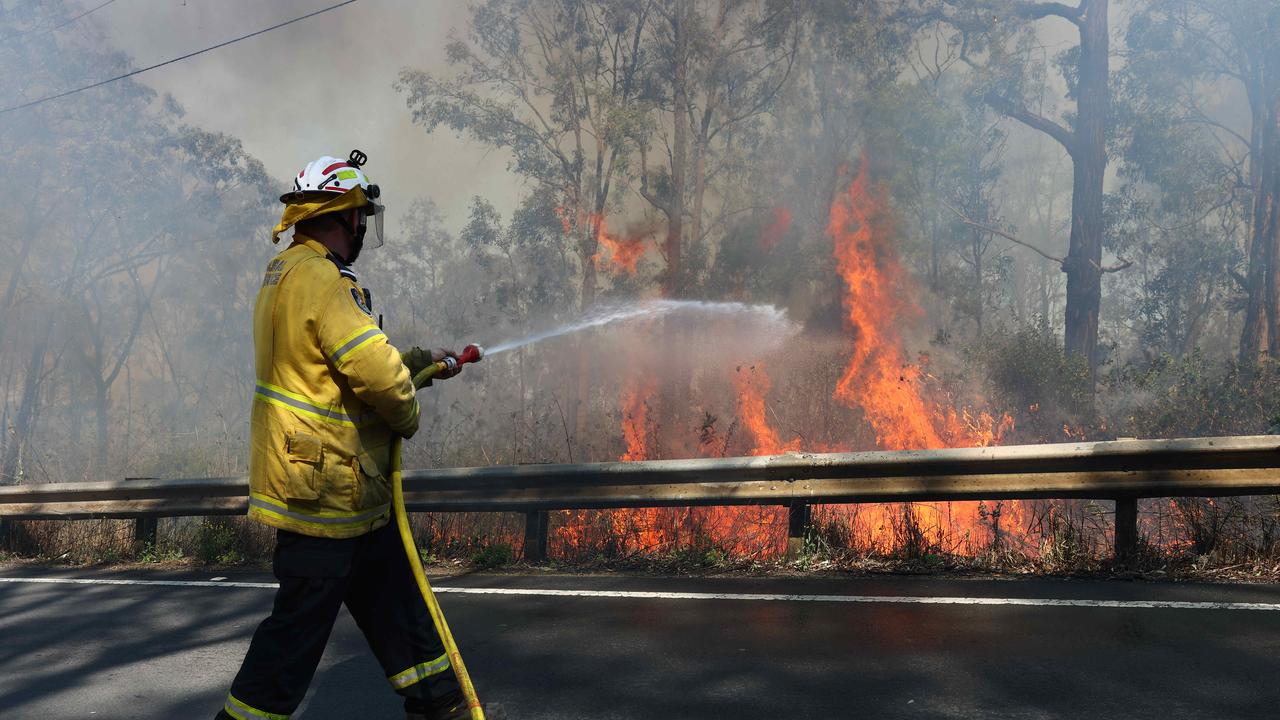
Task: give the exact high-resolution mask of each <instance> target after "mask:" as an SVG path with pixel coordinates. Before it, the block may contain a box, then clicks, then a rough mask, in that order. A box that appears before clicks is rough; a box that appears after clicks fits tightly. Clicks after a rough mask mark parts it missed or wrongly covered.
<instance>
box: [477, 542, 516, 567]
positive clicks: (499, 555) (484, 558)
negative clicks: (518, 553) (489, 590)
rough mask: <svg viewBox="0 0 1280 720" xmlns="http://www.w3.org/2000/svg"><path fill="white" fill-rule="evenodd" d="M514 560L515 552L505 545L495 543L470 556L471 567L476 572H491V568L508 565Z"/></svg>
mask: <svg viewBox="0 0 1280 720" xmlns="http://www.w3.org/2000/svg"><path fill="white" fill-rule="evenodd" d="M514 559H515V551H513V550H512V549H511V546H510V545H508V544H506V543H495V544H493V545H486V546H485V547H483V548H481V549H480V550H479V551H477V552H476V553H475V554H474V555H472V556H471V565H472V567H474V568H476V569H477V570H491V569H493V568H499V567H503V566H504V565H510V564H511V562H512V561H513V560H514Z"/></svg>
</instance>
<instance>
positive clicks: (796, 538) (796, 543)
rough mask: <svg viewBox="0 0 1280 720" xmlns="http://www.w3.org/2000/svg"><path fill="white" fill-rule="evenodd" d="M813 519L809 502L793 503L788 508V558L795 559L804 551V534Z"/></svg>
mask: <svg viewBox="0 0 1280 720" xmlns="http://www.w3.org/2000/svg"><path fill="white" fill-rule="evenodd" d="M812 519H813V512H812V508H811V507H810V506H809V504H808V503H793V504H792V505H790V506H789V507H788V508H787V556H786V559H787V560H795V559H796V558H798V557H800V555H801V553H803V552H804V536H805V534H806V533H808V532H809V522H810V521H811V520H812Z"/></svg>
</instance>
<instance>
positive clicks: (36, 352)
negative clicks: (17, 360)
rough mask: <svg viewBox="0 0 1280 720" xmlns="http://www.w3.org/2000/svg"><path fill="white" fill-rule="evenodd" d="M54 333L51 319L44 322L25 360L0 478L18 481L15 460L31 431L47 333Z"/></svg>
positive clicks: (41, 378) (0, 467)
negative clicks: (29, 354)
mask: <svg viewBox="0 0 1280 720" xmlns="http://www.w3.org/2000/svg"><path fill="white" fill-rule="evenodd" d="M52 334H53V323H49V324H47V325H45V327H44V332H43V333H41V335H40V338H39V339H38V340H36V342H35V345H33V346H32V348H31V359H30V361H28V362H27V372H26V374H25V375H24V376H23V385H22V399H21V400H20V401H19V403H18V412H17V413H16V414H15V415H14V418H13V435H12V436H11V437H10V438H9V442H8V443H7V444H6V445H5V448H4V462H3V464H0V480H3V481H4V482H6V483H11V482H17V481H18V463H19V460H20V459H21V458H22V449H23V448H24V447H25V446H26V444H27V438H28V437H29V436H30V434H31V423H32V421H33V420H34V419H35V413H36V403H37V401H38V400H39V397H40V385H41V381H42V380H43V379H44V359H45V354H46V353H47V352H48V350H49V337H50V336H51V335H52Z"/></svg>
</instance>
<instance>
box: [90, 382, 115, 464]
mask: <svg viewBox="0 0 1280 720" xmlns="http://www.w3.org/2000/svg"><path fill="white" fill-rule="evenodd" d="M110 389H111V388H110V386H109V385H107V383H106V382H105V381H104V380H102V379H101V378H95V379H94V393H93V400H94V413H95V415H96V420H97V423H96V426H97V431H98V446H97V464H96V467H95V468H94V470H95V472H97V473H99V474H100V475H105V473H106V472H107V446H108V443H109V442H110V440H111V432H110V422H109V421H110V410H111V406H110V396H109V394H108V391H109V390H110ZM94 479H96V480H105V479H106V477H97V478H94Z"/></svg>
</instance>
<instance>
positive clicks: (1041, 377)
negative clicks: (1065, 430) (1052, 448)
mask: <svg viewBox="0 0 1280 720" xmlns="http://www.w3.org/2000/svg"><path fill="white" fill-rule="evenodd" d="M970 355H971V357H972V358H973V359H974V360H975V361H977V362H978V363H980V364H981V366H983V367H984V368H985V369H986V374H987V380H988V382H989V383H990V385H991V388H992V390H993V391H994V397H993V400H995V404H996V406H997V407H1004V408H1009V409H1010V410H1011V411H1012V412H1014V413H1015V418H1016V419H1017V420H1018V421H1019V422H1018V428H1019V429H1020V430H1021V431H1023V432H1026V433H1028V434H1029V435H1030V436H1031V437H1032V438H1036V437H1038V438H1041V439H1042V440H1041V441H1043V440H1044V439H1049V438H1056V437H1058V434H1059V432H1060V431H1061V429H1062V426H1063V425H1064V424H1069V425H1079V424H1081V423H1082V422H1084V421H1085V420H1086V419H1087V417H1088V416H1089V414H1090V410H1091V407H1090V404H1091V398H1092V388H1091V381H1090V379H1089V368H1088V365H1087V364H1086V363H1085V362H1084V361H1083V360H1082V359H1080V358H1075V357H1069V356H1067V355H1066V354H1065V353H1064V352H1063V350H1062V342H1061V340H1060V339H1059V338H1058V337H1057V335H1056V334H1055V333H1053V332H1052V331H1051V330H1049V329H1048V328H1047V327H1045V326H1044V325H1034V326H1029V327H1023V328H1020V329H1018V330H1014V331H1007V330H1000V331H998V332H995V333H992V334H991V335H988V336H987V337H985V338H983V339H982V341H981V342H980V343H979V344H977V345H976V346H974V347H972V348H971V349H970Z"/></svg>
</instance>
